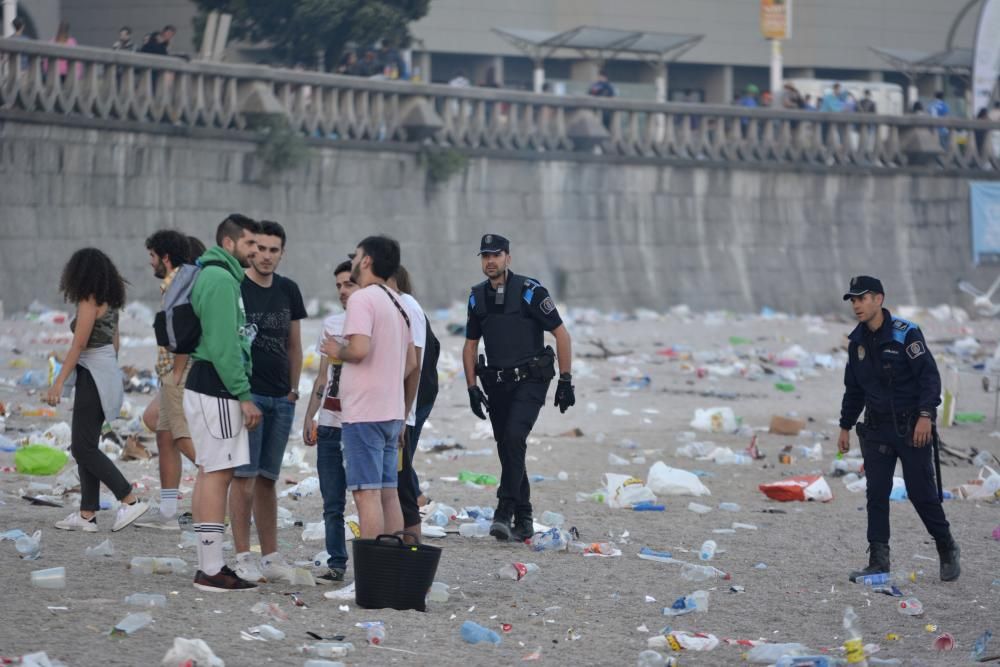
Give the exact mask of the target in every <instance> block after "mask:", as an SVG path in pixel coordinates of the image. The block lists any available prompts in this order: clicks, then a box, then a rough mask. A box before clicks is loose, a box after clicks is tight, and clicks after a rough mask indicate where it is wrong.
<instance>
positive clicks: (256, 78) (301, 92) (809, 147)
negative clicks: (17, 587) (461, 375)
mask: <svg viewBox="0 0 1000 667" xmlns="http://www.w3.org/2000/svg"><path fill="white" fill-rule="evenodd" d="M5 113H6V114H8V116H9V117H18V118H25V117H26V116H27V115H32V116H34V115H37V116H38V117H39V118H42V119H44V120H45V121H46V122H53V123H58V122H60V117H77V118H82V119H89V120H90V121H102V122H106V123H111V124H114V123H124V122H128V123H130V124H131V126H132V127H133V128H136V127H139V129H141V127H140V126H141V124H148V125H162V124H166V125H171V126H179V127H200V128H213V129H216V130H223V131H232V132H246V131H248V130H252V129H253V128H254V127H255V124H254V116H255V115H271V116H277V115H284V116H285V117H286V118H287V120H288V122H289V123H290V125H291V127H292V128H293V129H294V130H296V131H299V132H301V133H302V134H303V135H305V136H308V137H313V138H316V139H319V140H330V141H351V142H355V143H357V142H361V143H364V142H381V143H382V144H383V146H385V144H392V143H393V142H409V143H413V142H421V143H429V144H432V145H435V146H440V147H454V148H458V149H464V150H472V151H478V152H485V153H490V152H502V153H505V154H511V153H516V154H521V155H526V156H530V155H533V156H535V157H539V158H541V157H547V158H556V157H558V156H559V154H562V155H563V156H568V154H570V153H587V154H590V155H602V156H604V157H605V158H607V159H618V160H626V161H653V162H669V163H673V164H682V163H704V164H720V163H721V164H733V165H742V166H751V167H752V166H757V165H770V166H772V167H776V168H784V169H801V168H803V167H811V168H815V169H831V168H836V169H850V170H864V171H872V170H875V171H891V170H901V169H905V170H914V169H917V170H920V171H928V172H947V173H952V174H964V173H966V172H968V173H969V174H970V175H976V176H978V177H983V178H997V177H1000V176H998V174H1000V124H998V123H991V122H989V121H968V120H963V119H955V118H946V119H937V118H931V117H929V116H904V117H897V116H882V115H865V114H848V113H837V114H830V113H819V112H806V111H785V110H767V109H745V108H741V107H733V106H722V105H693V104H679V103H668V104H660V103H652V102H639V101H632V100H624V99H614V98H612V99H608V98H591V97H570V96H556V95H547V94H534V93H526V92H518V91H511V90H497V89H489V88H454V87H450V86H442V85H428V84H414V83H409V82H401V81H379V80H372V79H361V78H358V77H350V76H340V75H333V74H321V73H314V72H304V71H294V70H287V69H276V68H270V67H264V66H252V65H233V64H223V63H214V62H204V61H192V62H187V61H185V60H183V59H180V58H173V57H162V56H152V55H145V54H136V53H126V52H120V51H110V50H105V49H94V48H87V47H67V46H61V45H55V44H51V43H43V42H36V41H31V40H21V39H0V117H2V115H3V114H5Z"/></svg>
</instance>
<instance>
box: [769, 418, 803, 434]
mask: <svg viewBox="0 0 1000 667" xmlns="http://www.w3.org/2000/svg"><path fill="white" fill-rule="evenodd" d="M805 427H806V423H805V422H804V421H802V420H801V419H791V418H790V417H779V416H778V415H774V416H772V417H771V427H770V429H769V430H768V432H769V433H774V434H775V435H798V434H799V433H800V432H801V431H802V429H804V428H805Z"/></svg>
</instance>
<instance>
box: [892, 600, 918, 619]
mask: <svg viewBox="0 0 1000 667" xmlns="http://www.w3.org/2000/svg"><path fill="white" fill-rule="evenodd" d="M896 609H898V610H899V613H900V614H902V615H904V616H922V615H923V613H924V605H923V603H922V602H921V601H920V600H918V599H917V598H906V599H905V600H900V601H899V604H898V605H897V606H896Z"/></svg>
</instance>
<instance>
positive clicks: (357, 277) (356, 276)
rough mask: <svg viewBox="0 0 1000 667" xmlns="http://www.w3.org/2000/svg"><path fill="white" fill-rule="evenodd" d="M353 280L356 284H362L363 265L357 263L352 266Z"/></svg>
mask: <svg viewBox="0 0 1000 667" xmlns="http://www.w3.org/2000/svg"><path fill="white" fill-rule="evenodd" d="M351 281H352V282H353V283H354V284H355V285H360V284H361V265H360V264H357V265H355V266H352V267H351Z"/></svg>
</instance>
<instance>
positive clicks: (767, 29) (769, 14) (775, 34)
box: [760, 0, 792, 39]
mask: <svg viewBox="0 0 1000 667" xmlns="http://www.w3.org/2000/svg"><path fill="white" fill-rule="evenodd" d="M760 33H761V34H762V35H763V36H764V39H791V38H792V0H760Z"/></svg>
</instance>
